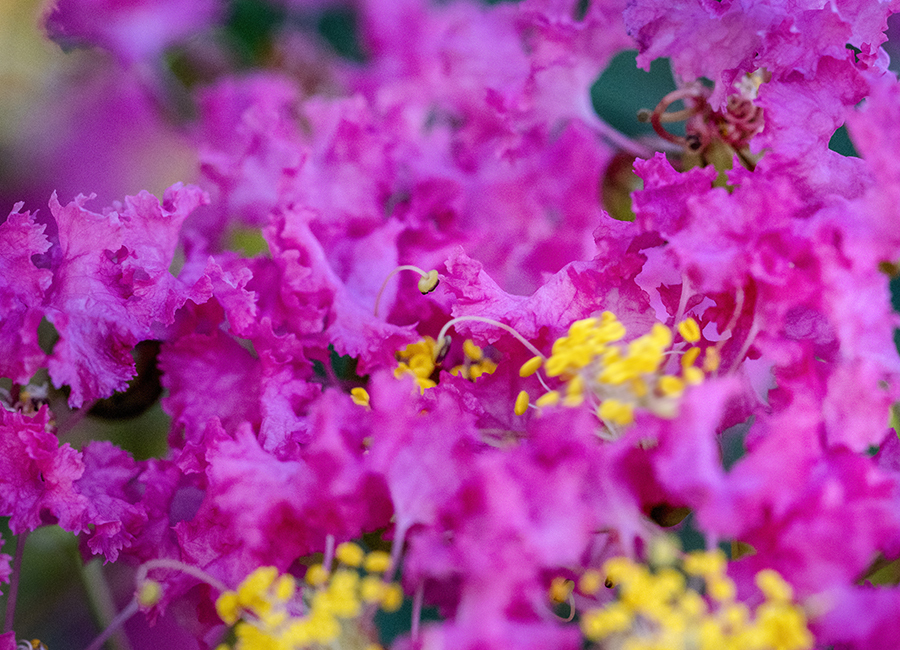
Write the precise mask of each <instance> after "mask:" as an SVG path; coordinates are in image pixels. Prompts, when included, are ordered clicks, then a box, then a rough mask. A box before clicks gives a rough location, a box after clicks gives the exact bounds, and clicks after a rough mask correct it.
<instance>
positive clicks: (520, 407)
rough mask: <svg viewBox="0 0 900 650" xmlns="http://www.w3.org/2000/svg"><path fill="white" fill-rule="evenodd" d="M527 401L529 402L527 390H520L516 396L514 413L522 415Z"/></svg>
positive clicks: (526, 406) (526, 407) (525, 409)
mask: <svg viewBox="0 0 900 650" xmlns="http://www.w3.org/2000/svg"><path fill="white" fill-rule="evenodd" d="M528 403H529V398H528V392H527V391H524V390H523V391H520V392H519V395H518V397H516V405H515V408H514V409H513V411H514V412H515V414H516V415H524V414H525V411H527V410H528Z"/></svg>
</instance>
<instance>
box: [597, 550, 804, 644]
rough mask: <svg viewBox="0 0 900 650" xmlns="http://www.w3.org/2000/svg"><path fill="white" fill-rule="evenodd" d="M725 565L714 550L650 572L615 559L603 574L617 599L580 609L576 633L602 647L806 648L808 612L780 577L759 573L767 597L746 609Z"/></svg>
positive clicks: (606, 566)
mask: <svg viewBox="0 0 900 650" xmlns="http://www.w3.org/2000/svg"><path fill="white" fill-rule="evenodd" d="M726 568H727V561H726V560H725V556H724V555H723V554H721V553H719V552H712V553H706V552H698V553H691V554H688V555H687V556H682V557H680V558H679V559H677V560H674V561H673V562H671V563H667V564H666V565H664V566H661V567H659V568H656V569H653V568H652V567H650V566H645V565H643V564H638V563H635V562H633V561H632V560H629V559H627V558H613V559H611V560H609V561H607V562H606V564H605V565H604V571H605V572H606V573H607V574H608V575H609V576H610V578H611V579H612V580H613V581H614V582H615V584H616V588H617V593H616V598H614V600H612V601H611V602H609V603H607V604H606V605H604V606H602V607H599V608H594V609H589V610H587V611H585V612H583V613H582V616H581V630H582V634H583V635H584V637H585V638H586V639H588V640H589V641H592V642H595V643H600V644H601V645H603V647H615V648H629V649H635V650H650V649H657V648H666V649H667V650H688V649H694V648H702V649H707V648H708V649H710V650H712V649H716V650H718V649H719V648H734V649H737V648H751V647H752V648H754V649H756V650H809V649H810V648H811V647H812V644H813V637H812V635H811V633H810V632H809V629H808V627H807V619H806V614H805V612H804V611H803V609H802V608H801V607H800V606H798V605H796V604H794V603H793V601H792V591H791V589H790V586H789V585H787V583H786V582H785V581H784V580H783V579H782V578H781V576H779V575H778V574H777V573H776V572H774V571H771V570H766V571H762V572H760V573H759V574H757V580H756V581H757V585H758V586H759V588H760V591H761V592H762V594H763V597H764V599H765V600H764V601H763V602H762V603H761V604H760V605H759V606H758V607H757V608H756V609H755V610H752V609H751V608H750V607H748V606H747V605H746V604H744V603H741V602H737V601H736V600H735V597H736V589H735V586H734V583H733V582H732V581H731V579H730V578H728V576H727V575H726V573H725V570H726ZM588 573H590V572H586V573H585V576H587V575H588ZM594 573H596V572H594ZM591 580H593V573H591ZM592 586H593V585H592Z"/></svg>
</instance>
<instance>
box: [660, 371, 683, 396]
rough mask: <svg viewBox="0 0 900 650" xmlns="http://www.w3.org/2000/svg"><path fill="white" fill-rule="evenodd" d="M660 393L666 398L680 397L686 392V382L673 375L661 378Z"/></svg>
mask: <svg viewBox="0 0 900 650" xmlns="http://www.w3.org/2000/svg"><path fill="white" fill-rule="evenodd" d="M658 386H659V392H661V393H662V394H663V395H665V396H666V397H678V396H679V395H681V394H682V393H683V392H684V382H683V381H681V380H680V379H679V378H678V377H674V376H672V375H663V376H662V377H660V378H659V384H658Z"/></svg>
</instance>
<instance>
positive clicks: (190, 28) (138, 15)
mask: <svg viewBox="0 0 900 650" xmlns="http://www.w3.org/2000/svg"><path fill="white" fill-rule="evenodd" d="M221 11H222V7H221V4H220V3H219V2H218V0H199V1H194V0H165V1H164V2H146V1H144V0H126V1H125V2H122V1H121V0H57V2H55V3H54V6H53V8H52V9H51V10H50V12H49V13H48V14H47V16H46V19H45V20H46V26H47V32H48V34H49V35H50V37H51V38H53V39H54V40H56V41H57V42H59V43H61V44H62V45H73V44H75V45H96V46H100V47H103V48H105V49H107V50H109V51H110V52H112V53H113V54H115V55H116V56H117V57H118V58H119V59H121V60H122V61H123V62H124V63H137V62H140V61H146V60H148V59H151V58H153V57H156V56H158V55H159V54H160V53H161V52H162V51H163V50H164V49H166V48H167V47H170V46H171V45H173V44H175V43H177V42H178V41H182V40H184V39H186V38H187V37H189V36H192V35H193V34H195V33H197V32H199V31H201V30H203V29H205V28H207V27H209V26H210V25H212V24H213V23H214V22H215V21H216V20H217V18H218V17H219V14H220V13H221Z"/></svg>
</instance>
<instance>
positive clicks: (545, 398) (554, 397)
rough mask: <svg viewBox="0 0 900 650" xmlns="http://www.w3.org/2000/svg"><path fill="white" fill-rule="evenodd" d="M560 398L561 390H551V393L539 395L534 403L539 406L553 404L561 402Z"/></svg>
mask: <svg viewBox="0 0 900 650" xmlns="http://www.w3.org/2000/svg"><path fill="white" fill-rule="evenodd" d="M559 399H560V398H559V391H555V390H551V391H550V392H549V393H544V394H543V395H541V396H540V397H538V398H537V400H535V402H534V404H535V406H538V407H544V406H553V405H554V404H559Z"/></svg>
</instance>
